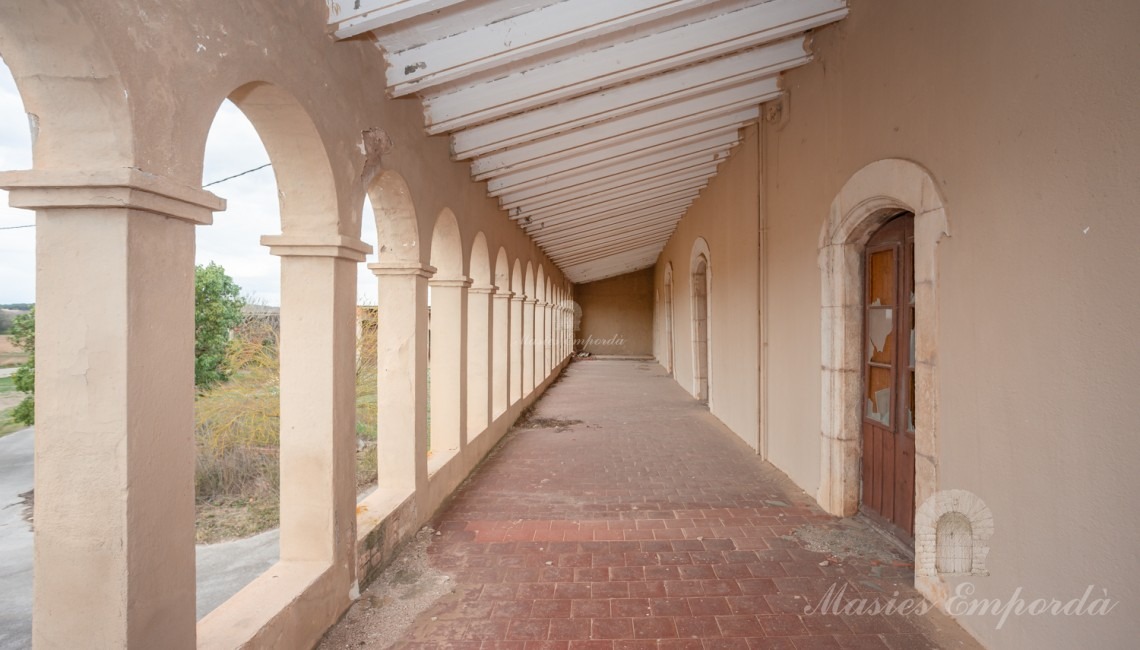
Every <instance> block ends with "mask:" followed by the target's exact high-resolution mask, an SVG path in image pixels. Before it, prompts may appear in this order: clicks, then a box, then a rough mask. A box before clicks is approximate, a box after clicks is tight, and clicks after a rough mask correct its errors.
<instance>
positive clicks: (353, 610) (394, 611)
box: [317, 528, 455, 649]
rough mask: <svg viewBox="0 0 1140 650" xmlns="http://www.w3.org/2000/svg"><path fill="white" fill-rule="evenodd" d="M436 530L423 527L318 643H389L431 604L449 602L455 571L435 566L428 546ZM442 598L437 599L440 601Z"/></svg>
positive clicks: (372, 645)
mask: <svg viewBox="0 0 1140 650" xmlns="http://www.w3.org/2000/svg"><path fill="white" fill-rule="evenodd" d="M434 533H435V531H433V530H432V529H431V528H424V529H422V530H420V532H418V533H416V536H415V538H413V540H412V541H411V543H409V544H408V545H407V546H406V547H404V550H403V551H401V552H400V553H399V555H398V556H397V557H396V559H395V560H393V561H392V563H391V564H390V565H388V568H387V569H384V572H383V573H381V574H380V576H379V577H377V578H376V580H374V581H373V582H372V584H371V585H369V587H368V588H367V589H365V590H364V593H362V594H360V599H359V600H358V601H356V603H355V604H354V605H353V606H352V607H350V608H349V610H348V613H347V614H345V615H344V618H343V619H342V620H341V622H340V623H338V624H337V625H335V626H333V628H332V629H330V630H329V632H328V634H326V635H325V638H324V639H322V640H321V643H320V645H318V646H317V647H318V648H322V649H332V648H346V647H353V648H358V647H363V648H378V649H379V648H388V647H391V646H392V645H393V644H394V643H395V642H396V640H398V639H400V638H402V637H403V636H404V633H405V632H406V631H407V630H408V629H409V628H410V627H412V625H413V624H414V623H415V622H416V619H417V618H418V617H420V615H421V614H423V615H424V616H426V617H427V618H429V619H430V618H431V616H430V612H428V610H429V609H433V608H438V607H442V606H446V602H440V601H441V600H444V601H445V600H446V598H445V597H447V596H449V595H451V594H453V592H454V591H455V582H454V581H453V580H452V579H451V576H449V575H447V574H446V573H443V572H442V571H439V570H438V569H435V568H432V567H431V565H430V564H429V563H428V556H427V548H428V546H429V545H430V544H431V539H432V536H433V535H434ZM437 603H438V605H437Z"/></svg>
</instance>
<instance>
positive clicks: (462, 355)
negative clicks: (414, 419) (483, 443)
mask: <svg viewBox="0 0 1140 650" xmlns="http://www.w3.org/2000/svg"><path fill="white" fill-rule="evenodd" d="M428 285H429V286H430V287H431V356H430V363H429V365H430V367H431V388H430V392H431V402H430V407H431V427H430V429H429V433H430V435H431V450H432V452H433V454H434V456H435V457H436V458H438V459H445V458H449V457H450V456H452V455H454V454H455V453H457V452H458V451H459V449H460V447H461V445H462V444H464V442H465V441H466V432H467V426H466V425H467V416H466V412H467V391H466V381H465V380H466V379H467V287H469V286H471V280H470V278H465V277H461V278H441V279H438V280H437V279H434V278H433V279H432V280H430V281H429V282H428Z"/></svg>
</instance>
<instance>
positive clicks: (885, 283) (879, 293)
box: [867, 250, 895, 305]
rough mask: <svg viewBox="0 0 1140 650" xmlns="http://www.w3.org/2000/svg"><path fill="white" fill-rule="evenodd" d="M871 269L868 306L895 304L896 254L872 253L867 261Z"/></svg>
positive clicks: (886, 251)
mask: <svg viewBox="0 0 1140 650" xmlns="http://www.w3.org/2000/svg"><path fill="white" fill-rule="evenodd" d="M867 265H868V267H869V275H870V278H869V284H870V285H871V286H870V287H869V291H868V295H867V304H868V305H893V304H895V252H894V251H893V250H885V251H879V252H877V253H871V256H870V259H869V260H868V261H867Z"/></svg>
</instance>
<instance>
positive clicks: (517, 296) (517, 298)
mask: <svg viewBox="0 0 1140 650" xmlns="http://www.w3.org/2000/svg"><path fill="white" fill-rule="evenodd" d="M511 302H526V296H525V295H523V294H521V293H512V294H511Z"/></svg>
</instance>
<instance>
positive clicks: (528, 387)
mask: <svg viewBox="0 0 1140 650" xmlns="http://www.w3.org/2000/svg"><path fill="white" fill-rule="evenodd" d="M537 304H538V301H537V300H534V299H532V298H528V299H526V300H524V301H523V339H522V357H523V359H522V361H523V363H522V379H523V383H522V394H523V395H524V396H526V395H530V394H531V393H532V392H534V384H535V381H534V379H535V377H534V375H535V368H534V361H535V356H534V351H535V346H534V313H535V312H534V306H535V305H537Z"/></svg>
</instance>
